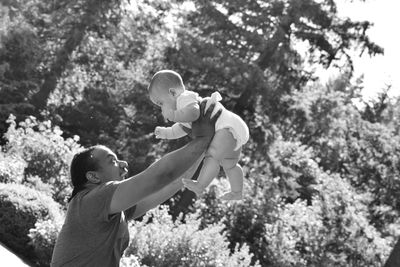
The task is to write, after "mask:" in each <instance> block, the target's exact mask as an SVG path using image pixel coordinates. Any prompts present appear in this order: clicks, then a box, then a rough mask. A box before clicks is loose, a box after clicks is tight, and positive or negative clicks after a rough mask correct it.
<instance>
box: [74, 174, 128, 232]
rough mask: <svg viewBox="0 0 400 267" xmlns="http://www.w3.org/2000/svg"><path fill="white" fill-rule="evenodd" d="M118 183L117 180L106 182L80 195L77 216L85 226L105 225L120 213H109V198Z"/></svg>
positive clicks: (110, 198)
mask: <svg viewBox="0 0 400 267" xmlns="http://www.w3.org/2000/svg"><path fill="white" fill-rule="evenodd" d="M118 184H119V182H117V181H112V182H107V183H105V184H102V185H99V186H97V187H96V188H94V189H92V190H91V191H89V192H88V193H87V194H85V195H84V196H82V199H81V201H80V209H79V216H80V217H81V222H82V223H83V224H84V225H85V226H87V227H91V226H94V225H98V224H99V225H101V224H105V225H106V224H107V223H108V222H109V221H110V220H112V219H113V218H115V217H116V216H118V215H120V213H117V214H114V215H112V216H110V215H109V211H110V204H111V200H112V197H113V195H114V192H115V190H116V189H117V187H118ZM93 228H94V227H93Z"/></svg>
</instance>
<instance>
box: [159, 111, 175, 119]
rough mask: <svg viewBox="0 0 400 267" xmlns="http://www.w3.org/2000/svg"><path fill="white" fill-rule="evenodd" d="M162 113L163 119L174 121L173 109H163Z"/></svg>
mask: <svg viewBox="0 0 400 267" xmlns="http://www.w3.org/2000/svg"><path fill="white" fill-rule="evenodd" d="M162 114H163V116H164V119H167V120H169V121H175V111H174V110H172V109H163V110H162Z"/></svg>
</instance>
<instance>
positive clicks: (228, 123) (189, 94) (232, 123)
mask: <svg viewBox="0 0 400 267" xmlns="http://www.w3.org/2000/svg"><path fill="white" fill-rule="evenodd" d="M221 99H222V97H221V95H220V94H219V93H218V92H214V93H212V94H211V97H210V100H209V101H207V106H206V110H207V108H208V106H209V105H210V104H212V103H215V104H216V105H215V108H214V110H213V112H212V116H213V115H214V114H215V113H216V112H217V111H218V110H220V109H222V113H221V116H219V118H218V120H217V122H216V123H215V131H218V130H221V129H224V128H227V129H229V130H230V132H231V133H232V135H233V137H234V138H235V139H236V147H235V150H237V149H238V148H239V147H241V146H242V145H244V144H245V143H247V141H248V140H249V128H248V127H247V125H246V123H245V122H244V121H243V120H242V118H240V117H239V116H238V115H236V114H235V113H233V112H231V111H229V110H227V109H226V108H225V107H224V106H223V105H222V104H221V103H220V102H219V101H220V100H221ZM201 100H202V98H201V97H200V96H199V94H198V93H196V92H193V91H188V90H185V91H184V92H183V93H182V94H180V95H179V96H178V98H177V99H176V108H177V109H178V110H179V109H182V108H184V107H185V106H187V105H190V104H193V103H196V102H198V101H201ZM182 124H183V125H185V126H186V127H191V125H190V124H185V123H182Z"/></svg>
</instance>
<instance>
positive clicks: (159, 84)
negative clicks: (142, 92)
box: [148, 70, 185, 110]
mask: <svg viewBox="0 0 400 267" xmlns="http://www.w3.org/2000/svg"><path fill="white" fill-rule="evenodd" d="M148 91H149V96H150V100H151V101H152V102H153V103H154V104H156V105H157V106H159V107H161V110H164V109H172V110H176V98H177V97H178V96H179V95H180V94H181V93H182V92H183V91H185V86H184V85H183V81H182V78H181V76H180V75H179V74H178V73H176V72H175V71H172V70H161V71H159V72H157V73H156V74H154V76H153V78H152V79H151V82H150V85H149V88H148Z"/></svg>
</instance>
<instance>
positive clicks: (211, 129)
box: [182, 99, 222, 140]
mask: <svg viewBox="0 0 400 267" xmlns="http://www.w3.org/2000/svg"><path fill="white" fill-rule="evenodd" d="M206 103H207V100H206V99H204V100H202V101H201V103H200V116H199V118H198V119H197V120H196V121H194V122H193V123H192V129H189V128H186V127H184V126H182V129H183V130H184V131H185V132H186V133H188V135H190V136H191V137H192V138H197V137H204V136H207V137H210V140H211V139H212V137H213V136H214V133H215V122H216V121H217V120H218V118H219V116H220V115H221V112H222V110H218V112H217V113H215V115H214V116H213V117H212V118H211V114H212V112H213V110H214V107H215V103H214V104H211V105H210V107H209V108H208V109H207V110H206V112H204V109H205V106H206Z"/></svg>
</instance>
